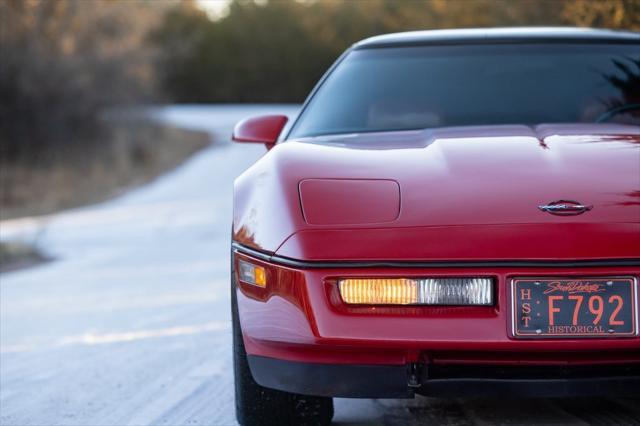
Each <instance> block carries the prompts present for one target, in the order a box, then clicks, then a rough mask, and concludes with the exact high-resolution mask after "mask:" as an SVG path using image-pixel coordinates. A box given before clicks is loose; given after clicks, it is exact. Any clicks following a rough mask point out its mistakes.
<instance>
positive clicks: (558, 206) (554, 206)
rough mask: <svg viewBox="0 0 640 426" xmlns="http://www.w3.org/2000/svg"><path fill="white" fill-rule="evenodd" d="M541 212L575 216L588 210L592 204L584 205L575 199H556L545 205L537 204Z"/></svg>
mask: <svg viewBox="0 0 640 426" xmlns="http://www.w3.org/2000/svg"><path fill="white" fill-rule="evenodd" d="M538 208H539V209H540V210H542V211H543V212H547V213H551V214H554V215H556V216H576V215H579V214H582V213H584V212H588V211H589V210H591V209H592V208H593V206H585V205H583V204H581V203H579V202H577V201H572V200H558V201H552V202H550V203H549V204H547V205H544V206H538Z"/></svg>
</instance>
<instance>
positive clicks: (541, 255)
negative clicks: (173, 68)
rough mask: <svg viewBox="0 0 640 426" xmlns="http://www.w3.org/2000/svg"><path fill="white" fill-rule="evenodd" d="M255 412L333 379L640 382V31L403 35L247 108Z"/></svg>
mask: <svg viewBox="0 0 640 426" xmlns="http://www.w3.org/2000/svg"><path fill="white" fill-rule="evenodd" d="M234 139H235V140H236V141H238V142H255V143H263V144H265V145H266V146H267V149H268V153H267V154H266V155H264V156H263V157H262V158H260V159H259V160H258V161H257V162H256V163H255V164H254V165H253V166H251V167H250V168H249V169H248V170H247V171H246V172H244V173H243V174H242V175H241V176H240V177H238V179H237V180H236V181H235V198H234V216H233V242H232V251H233V256H232V257H233V259H232V274H231V276H232V312H233V330H234V357H235V358H234V360H235V379H236V407H237V416H238V420H239V422H240V423H241V424H245V425H248V424H269V423H273V424H327V423H329V422H330V421H331V417H332V415H333V405H332V400H331V397H354V398H362V397H364V398H411V397H412V396H413V395H414V394H423V395H433V396H452V395H456V396H457V395H478V394H483V395H484V394H501V393H502V394H504V393H508V394H518V395H520V396H565V395H595V394H602V393H606V394H609V395H611V394H615V393H622V394H624V395H633V394H639V393H640V337H639V335H638V330H639V324H638V309H639V304H640V302H639V297H638V291H639V289H638V278H639V277H640V33H632V32H614V31H605V30H587V29H531V28H528V29H500V30H455V31H426V32H410V33H400V34H391V35H385V36H379V37H373V38H370V39H366V40H364V41H361V42H359V43H357V44H355V45H354V46H352V47H351V48H350V49H348V50H347V52H346V53H345V54H344V55H342V56H341V57H340V58H339V59H338V61H337V62H336V64H335V65H334V66H333V67H331V69H330V70H329V71H328V73H327V74H326V75H325V76H324V77H323V78H322V80H321V81H320V83H319V84H318V85H317V87H316V88H315V89H314V90H313V91H312V93H311V95H310V96H309V98H308V99H307V101H306V102H305V104H304V106H303V108H302V110H301V112H300V114H299V116H298V117H297V118H296V119H295V120H294V121H293V122H288V121H287V118H286V117H285V116H275V115H274V116H265V117H258V118H252V119H248V120H245V121H243V122H241V123H239V124H238V125H237V126H236V129H235V131H234Z"/></svg>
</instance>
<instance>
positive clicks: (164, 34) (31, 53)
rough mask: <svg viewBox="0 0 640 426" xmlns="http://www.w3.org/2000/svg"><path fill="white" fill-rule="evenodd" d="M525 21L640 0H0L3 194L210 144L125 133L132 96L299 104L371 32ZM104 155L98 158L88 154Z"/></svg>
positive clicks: (31, 191)
mask: <svg viewBox="0 0 640 426" xmlns="http://www.w3.org/2000/svg"><path fill="white" fill-rule="evenodd" d="M214 9H215V10H216V11H217V14H215V16H214V14H212V13H211V11H212V10H214ZM220 12H222V13H220ZM516 25H518V26H521V25H578V26H594V27H605V28H616V29H628V30H640V0H183V1H178V0H0V96H1V102H0V179H1V181H2V182H0V183H1V185H0V202H1V203H2V207H3V209H6V207H7V206H9V205H11V204H12V203H14V204H20V203H21V202H22V201H21V200H29V199H33V198H36V199H37V198H41V197H45V196H47V195H48V194H49V192H51V191H49V189H50V187H51V186H55V187H56V188H57V189H56V191H59V188H61V187H69V190H68V191H67V192H68V194H69V195H68V198H69V199H73V198H74V197H75V195H73V194H76V193H80V192H82V191H80V190H79V189H78V187H77V183H76V182H75V181H76V180H78V179H77V176H83V177H86V176H88V175H90V174H91V173H94V172H95V170H96V169H100V168H102V169H103V170H104V171H103V173H102V177H99V178H96V181H100V182H103V181H104V180H105V179H106V178H105V177H104V176H107V175H109V176H113V175H117V176H120V175H131V178H126V179H125V178H118V179H113V181H114V182H115V183H114V185H116V184H117V185H126V184H128V182H130V181H131V179H133V180H136V179H137V180H139V179H138V178H139V176H137V174H136V173H137V170H138V169H140V168H141V164H146V163H153V164H155V163H154V162H153V161H151V160H149V159H153V158H156V157H154V155H155V153H156V152H157V151H158V149H157V146H158V145H157V144H156V145H151V144H150V141H151V140H153V142H157V143H160V142H158V140H161V139H163V138H164V139H166V140H167V141H169V142H167V141H165V142H166V143H164V145H163V149H167V146H170V143H174V146H175V147H179V149H178V148H176V149H177V150H176V151H170V152H169V153H168V154H163V155H165V157H166V158H165V159H164V160H162V161H160V160H158V161H156V163H158V164H175V163H176V162H177V161H178V160H177V159H176V160H171V158H174V157H180V156H184V155H188V154H190V153H192V152H193V151H194V150H195V149H197V148H199V147H202V146H203V144H202V140H201V138H196V139H198V143H194V144H192V145H191V147H190V148H184V140H182V142H181V143H178V142H175V139H176V135H175V133H172V132H169V133H167V132H165V131H163V130H160V131H159V130H158V129H157V128H153V129H148V128H143V130H142V131H140V126H138V125H133V124H132V123H131V121H129V122H127V123H126V125H125V126H124V130H123V126H122V125H121V124H118V126H119V127H118V129H116V130H115V131H114V123H113V121H110V120H105V111H110V112H113V111H114V110H116V111H121V112H122V111H125V114H124V115H131V114H128V113H127V111H130V110H128V109H124V108H123V107H126V106H130V105H141V104H143V105H144V104H149V103H154V104H158V103H225V102H235V103H247V102H255V103H258V102H283V103H284V102H293V103H299V102H302V101H303V100H304V98H305V96H306V95H307V94H308V93H309V91H310V90H311V88H312V87H313V85H314V84H315V82H316V81H317V80H318V79H319V78H320V76H321V75H322V74H323V73H324V72H325V71H326V69H327V68H328V67H329V66H330V65H331V63H332V62H333V61H334V60H335V59H336V58H337V57H338V56H339V55H340V54H341V53H342V52H343V51H344V49H346V48H347V47H348V46H349V45H351V44H352V43H354V42H356V41H358V40H360V39H362V38H365V37H368V36H372V35H376V34H381V33H388V32H394V31H407V30H420V29H433V28H459V27H492V26H516ZM112 115H113V114H111V116H112ZM116 115H117V114H116ZM121 115H122V114H121ZM145 126H147V127H148V126H149V123H146V124H145ZM168 135H171V136H170V137H169V136H168ZM183 139H184V138H183ZM186 139H190V138H186ZM114 141H116V142H114ZM113 147H119V148H117V149H114V148H113ZM95 158H99V159H100V160H101V161H102V162H101V163H99V164H98V165H99V167H98V166H96V165H95V164H85V163H90V162H89V161H88V160H89V159H95ZM108 158H111V160H105V159H108ZM180 158H183V157H180ZM154 161H155V160H154ZM145 162H146V163H145ZM50 164H55V165H56V167H57V168H58V171H57V172H56V173H57V175H65V176H68V177H67V178H65V179H61V180H60V181H57V180H56V179H53V178H52V173H53V172H49V171H46V170H45V171H42V170H43V168H44V167H45V166H47V165H50ZM73 167H75V168H76V169H77V172H74V173H70V170H72V168H73ZM40 171H42V173H40V175H39V176H38V178H37V179H36V178H34V177H33V175H34V174H35V173H36V172H38V173H39V172H40ZM160 172H161V170H160V169H157V168H153V170H151V171H149V172H148V173H147V174H148V175H149V176H153V175H157V174H158V173H160ZM89 180H90V179H86V178H85V179H80V181H89ZM52 182H54V183H52ZM19 186H22V187H23V189H22V190H19V189H17V188H18V187H19ZM38 188H39V189H40V190H41V191H40V192H38V191H37V190H36V189H38ZM87 188H88V189H87V190H86V191H85V192H87V193H94V192H96V193H97V192H100V190H98V189H95V188H94V186H92V185H88V186H87ZM108 188H110V189H111V190H113V188H112V186H108ZM54 192H55V191H54ZM74 202H76V201H70V203H72V204H73V203H74ZM54 204H55V203H54ZM68 204H69V203H67V204H65V203H62V205H68ZM56 205H57V204H56ZM52 208H53V207H52ZM44 210H46V209H43V211H44ZM1 215H2V212H0V216H1Z"/></svg>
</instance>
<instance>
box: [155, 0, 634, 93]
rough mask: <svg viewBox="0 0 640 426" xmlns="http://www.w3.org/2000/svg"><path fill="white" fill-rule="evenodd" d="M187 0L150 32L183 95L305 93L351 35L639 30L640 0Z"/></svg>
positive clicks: (166, 78)
mask: <svg viewBox="0 0 640 426" xmlns="http://www.w3.org/2000/svg"><path fill="white" fill-rule="evenodd" d="M203 3H204V4H205V5H206V0H202V1H201V2H200V3H198V2H195V1H189V2H185V3H182V4H180V5H178V6H177V7H176V8H174V9H172V10H171V11H170V12H169V13H168V14H167V15H166V17H165V20H164V23H163V25H162V26H161V27H159V28H158V30H156V31H155V32H154V35H153V37H152V39H153V41H154V42H155V44H156V45H157V46H158V47H159V50H160V52H162V54H161V56H160V60H159V62H158V64H159V66H158V67H157V71H158V76H159V78H160V80H161V82H162V87H163V88H164V90H165V93H166V94H167V95H168V96H169V97H170V98H171V99H173V100H174V101H176V102H197V103H200V102H302V101H303V100H304V98H305V96H306V95H307V93H308V92H309V90H310V89H311V88H312V87H313V85H314V83H315V82H316V81H317V80H318V78H319V77H320V76H321V75H322V73H324V71H325V70H326V69H327V68H328V67H329V66H330V65H331V63H332V62H333V61H334V60H335V59H336V58H337V57H338V56H339V55H340V53H341V52H342V51H344V49H346V48H347V47H348V46H349V45H351V44H352V43H354V42H356V41H358V40H360V39H362V38H365V37H369V36H372V35H377V34H382V33H388V32H396V31H408V30H420V29H435V28H464V27H493V26H519V25H529V26H531V25H547V26H558V25H560V26H575V25H577V26H594V27H603V28H617V29H630V30H640V0H319V1H313V0H303V1H293V0H271V1H264V0H263V1H233V2H231V3H230V5H229V7H228V9H227V13H226V15H225V16H223V17H222V18H220V19H217V20H215V21H212V20H210V19H208V18H207V15H206V14H205V13H204V12H203V11H202V10H201V9H199V8H198V5H199V4H203Z"/></svg>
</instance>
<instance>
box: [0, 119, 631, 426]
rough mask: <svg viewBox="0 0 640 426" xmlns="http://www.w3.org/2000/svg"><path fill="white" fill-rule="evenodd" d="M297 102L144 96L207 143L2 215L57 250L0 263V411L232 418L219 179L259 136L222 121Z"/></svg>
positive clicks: (379, 405) (424, 415) (461, 421)
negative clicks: (160, 165) (20, 266)
mask: <svg viewBox="0 0 640 426" xmlns="http://www.w3.org/2000/svg"><path fill="white" fill-rule="evenodd" d="M296 109H297V107H295V106H262V107H251V106H243V107H228V106H224V107H223V106H219V107H174V108H168V109H160V110H156V111H155V112H154V114H155V116H156V117H158V118H159V119H162V120H164V121H167V122H171V123H174V124H178V125H183V126H186V127H190V128H195V129H200V130H206V131H209V132H211V133H212V134H213V136H214V137H215V138H216V141H217V143H216V144H214V145H213V146H212V147H211V148H208V149H206V150H204V151H202V152H201V153H199V154H197V155H196V156H195V157H193V158H192V159H190V160H189V161H188V162H186V163H185V164H184V165H182V166H181V167H179V168H178V169H176V170H174V171H172V172H170V173H168V174H166V175H164V176H163V177H161V178H159V179H157V180H156V181H154V182H152V183H151V184H149V185H146V186H144V187H142V188H139V189H136V190H134V191H131V192H129V193H127V194H126V195H124V196H122V197H119V198H117V199H114V200H111V201H108V202H105V203H102V204H98V205H94V206H90V207H86V208H81V209H76V210H72V211H67V212H63V213H60V214H55V215H51V216H48V217H41V218H24V219H20V220H11V221H5V222H2V223H0V238H2V239H3V240H7V239H22V240H25V241H27V242H35V243H36V244H37V245H38V246H40V247H41V248H43V249H44V250H45V251H46V252H47V253H48V254H49V255H51V256H53V257H54V258H55V261H52V262H49V263H45V264H42V265H39V266H36V267H34V268H31V269H27V270H22V271H17V272H11V273H5V274H2V275H0V424H2V425H101V426H102V425H105V426H106V425H147V424H166V425H231V424H235V419H234V412H233V381H232V380H233V379H232V366H231V337H230V313H229V278H228V273H229V271H228V265H229V259H228V256H229V228H230V221H231V184H232V182H233V179H234V178H235V176H237V175H238V174H239V173H240V172H241V171H242V170H244V169H245V168H247V167H248V166H249V165H250V164H251V163H252V162H253V161H255V159H256V158H258V157H259V156H260V155H262V154H263V153H264V151H265V150H264V148H263V147H261V146H251V145H243V146H240V145H233V144H231V143H229V142H228V135H229V134H230V131H231V128H232V125H233V124H234V123H235V122H236V121H237V120H238V119H240V118H243V117H245V116H247V115H252V114H255V113H262V112H278V111H280V112H285V113H288V114H293V113H295V110H296ZM635 402H637V401H635ZM635 402H634V401H598V402H597V407H596V409H597V410H599V411H598V412H597V413H596V414H597V415H599V416H600V417H599V419H600V421H601V423H600V424H603V423H602V421H603V420H604V421H605V422H606V421H607V420H611V422H612V423H616V424H623V423H625V422H627V423H629V424H633V422H634V421H636V420H634V419H639V418H640V412H639V409H638V408H637V406H636V403H635ZM595 403H596V402H594V401H592V402H589V404H588V405H590V406H591V407H592V408H591V410H592V411H593V404H595ZM582 404H583V402H580V401H560V402H558V401H548V400H541V401H538V402H537V403H535V404H534V403H532V401H529V400H514V401H511V402H510V403H509V404H504V401H500V400H475V399H474V400H435V399H424V398H421V399H416V400H414V401H409V402H407V401H377V400H376V401H374V400H338V401H336V423H337V424H343V425H345V424H403V425H404V424H423V423H431V424H450V425H453V424H455V425H467V424H523V423H530V424H545V423H548V424H551V423H553V424H585V421H586V422H588V421H589V418H588V417H585V415H584V413H583V412H581V408H580V407H581V406H582ZM587 412H588V411H587ZM603 416H604V417H603ZM531 422H532V423H531ZM639 424H640V423H639Z"/></svg>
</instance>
